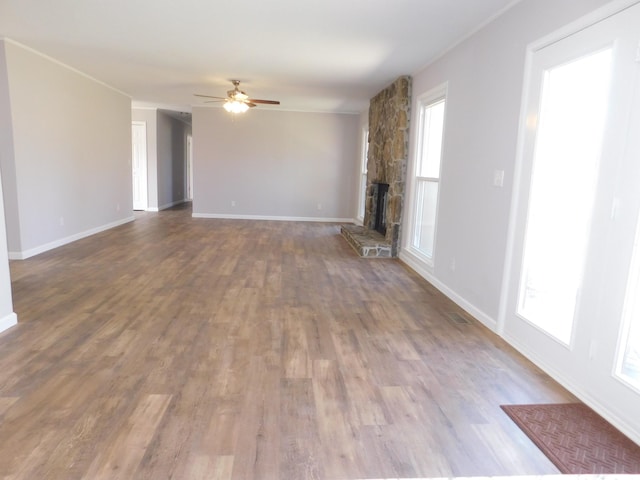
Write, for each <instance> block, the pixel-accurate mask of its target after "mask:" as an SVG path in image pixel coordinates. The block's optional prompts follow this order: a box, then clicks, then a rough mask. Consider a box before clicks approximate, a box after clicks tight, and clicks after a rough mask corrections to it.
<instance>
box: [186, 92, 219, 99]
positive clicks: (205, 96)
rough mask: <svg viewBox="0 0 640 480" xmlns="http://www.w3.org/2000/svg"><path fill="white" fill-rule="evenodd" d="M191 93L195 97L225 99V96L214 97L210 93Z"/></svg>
mask: <svg viewBox="0 0 640 480" xmlns="http://www.w3.org/2000/svg"><path fill="white" fill-rule="evenodd" d="M193 95H194V96H195V97H204V98H215V99H216V100H226V98H224V97H214V96H211V95H200V94H199V93H194V94H193Z"/></svg>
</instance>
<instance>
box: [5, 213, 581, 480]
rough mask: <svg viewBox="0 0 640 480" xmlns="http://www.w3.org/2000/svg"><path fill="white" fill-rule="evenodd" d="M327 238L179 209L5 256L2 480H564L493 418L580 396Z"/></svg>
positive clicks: (404, 277)
mask: <svg viewBox="0 0 640 480" xmlns="http://www.w3.org/2000/svg"><path fill="white" fill-rule="evenodd" d="M338 232H339V228H338V226H336V225H325V224H315V223H290V222H258V221H244V220H213V219H192V218H191V216H190V210H189V209H188V205H187V206H186V207H181V208H176V209H173V210H169V211H164V212H161V213H149V214H141V215H139V216H138V217H137V219H136V221H135V222H132V223H130V224H127V225H123V226H121V227H118V228H115V229H113V230H110V231H108V232H104V233H101V234H98V235H95V236H93V237H90V238H87V239H84V240H81V241H78V242H75V243H73V244H69V245H67V246H64V247H61V248H58V249H56V250H53V251H50V252H47V253H44V254H42V255H39V256H36V257H33V258H31V259H28V260H23V261H15V262H12V263H11V274H12V280H13V293H14V304H15V311H16V313H17V314H18V320H19V323H18V325H17V326H16V327H14V328H12V329H10V330H8V331H6V332H4V333H2V334H0V478H16V479H18V478H19V479H65V480H66V479H76V478H87V479H102V478H108V479H117V478H123V479H154V480H157V479H165V478H173V479H234V480H250V479H274V480H275V479H287V480H297V479H336V480H337V479H360V478H380V477H383V478H384V477H393V478H396V477H400V478H402V477H433V476H469V475H513V474H543V473H556V472H557V470H556V469H555V467H553V465H552V464H551V463H550V462H549V461H548V460H547V459H546V458H545V457H544V456H543V455H542V454H541V453H540V452H539V451H538V450H537V448H536V447H534V446H533V445H532V444H531V443H530V442H529V440H528V439H527V438H526V437H525V436H524V434H522V433H521V432H520V430H518V428H517V427H515V425H514V424H512V422H511V420H509V419H508V418H507V416H506V415H505V414H504V413H503V412H502V411H501V409H500V407H499V406H500V404H505V403H506V404H510V403H539V402H559V401H566V400H573V397H571V395H569V394H568V393H567V392H566V391H564V390H563V389H562V388H560V387H559V386H558V385H557V384H555V383H554V382H553V381H552V380H550V379H549V378H548V377H547V376H546V375H544V374H542V373H541V372H540V371H539V370H538V369H536V368H535V367H533V366H532V365H531V364H530V363H529V362H528V361H526V360H525V359H523V358H522V357H521V356H520V355H518V354H517V353H515V352H514V350H513V349H511V348H510V347H508V346H507V345H506V344H505V343H504V342H503V341H501V340H500V339H499V338H497V337H496V336H495V335H493V334H491V333H490V332H489V331H488V330H487V329H485V328H484V327H482V326H481V325H480V324H479V323H477V322H476V321H475V320H470V321H469V323H462V322H460V320H464V318H465V314H464V312H462V311H461V310H459V309H458V308H456V307H455V306H454V305H453V304H452V303H451V302H450V301H448V300H447V299H445V298H444V297H443V296H442V295H441V294H439V293H438V292H437V291H436V290H435V289H434V288H432V287H431V286H430V285H429V284H428V283H426V282H425V281H424V280H422V279H421V278H420V277H418V276H417V275H416V274H414V273H413V272H411V271H410V270H409V269H407V268H406V267H404V266H403V265H402V263H400V262H398V261H395V260H363V259H360V258H358V257H357V256H356V255H355V253H354V252H353V251H352V250H351V248H350V247H349V246H348V245H347V243H346V241H345V240H344V239H342V238H341V237H340V235H339V233H338ZM456 314H457V315H456Z"/></svg>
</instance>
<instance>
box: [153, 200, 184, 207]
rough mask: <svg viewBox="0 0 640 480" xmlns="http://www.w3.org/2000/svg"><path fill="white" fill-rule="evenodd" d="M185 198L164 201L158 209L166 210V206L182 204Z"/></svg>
mask: <svg viewBox="0 0 640 480" xmlns="http://www.w3.org/2000/svg"><path fill="white" fill-rule="evenodd" d="M186 201H187V200H185V199H182V200H176V201H175V202H171V203H166V204H164V205H161V206H160V207H159V208H158V210H166V209H167V208H171V207H175V206H176V205H182V204H183V203H185V202H186Z"/></svg>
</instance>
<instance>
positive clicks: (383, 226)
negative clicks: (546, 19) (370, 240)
mask: <svg viewBox="0 0 640 480" xmlns="http://www.w3.org/2000/svg"><path fill="white" fill-rule="evenodd" d="M375 186H376V212H375V222H374V229H375V230H376V231H378V232H380V233H381V234H382V235H386V234H387V197H388V193H389V184H387V183H376V184H375Z"/></svg>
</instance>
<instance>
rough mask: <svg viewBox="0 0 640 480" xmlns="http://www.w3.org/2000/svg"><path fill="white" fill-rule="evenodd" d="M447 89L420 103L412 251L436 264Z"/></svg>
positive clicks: (414, 182) (440, 90)
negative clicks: (434, 261) (435, 253)
mask: <svg viewBox="0 0 640 480" xmlns="http://www.w3.org/2000/svg"><path fill="white" fill-rule="evenodd" d="M445 93H446V90H445V88H444V87H441V88H439V89H438V90H437V91H434V93H433V94H430V95H427V96H425V97H423V99H422V100H420V101H419V112H420V117H419V123H418V145H417V149H416V159H415V160H416V163H415V170H414V172H415V173H414V179H413V180H414V181H413V191H414V192H415V193H414V196H413V215H412V235H411V245H410V248H411V249H412V250H413V251H414V252H417V253H418V254H419V255H421V256H422V257H424V258H425V259H426V261H427V262H428V263H430V264H432V263H433V257H434V250H435V235H436V225H437V211H438V191H439V187H440V162H441V159H442V140H443V135H444V118H445V104H446V101H445Z"/></svg>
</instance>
